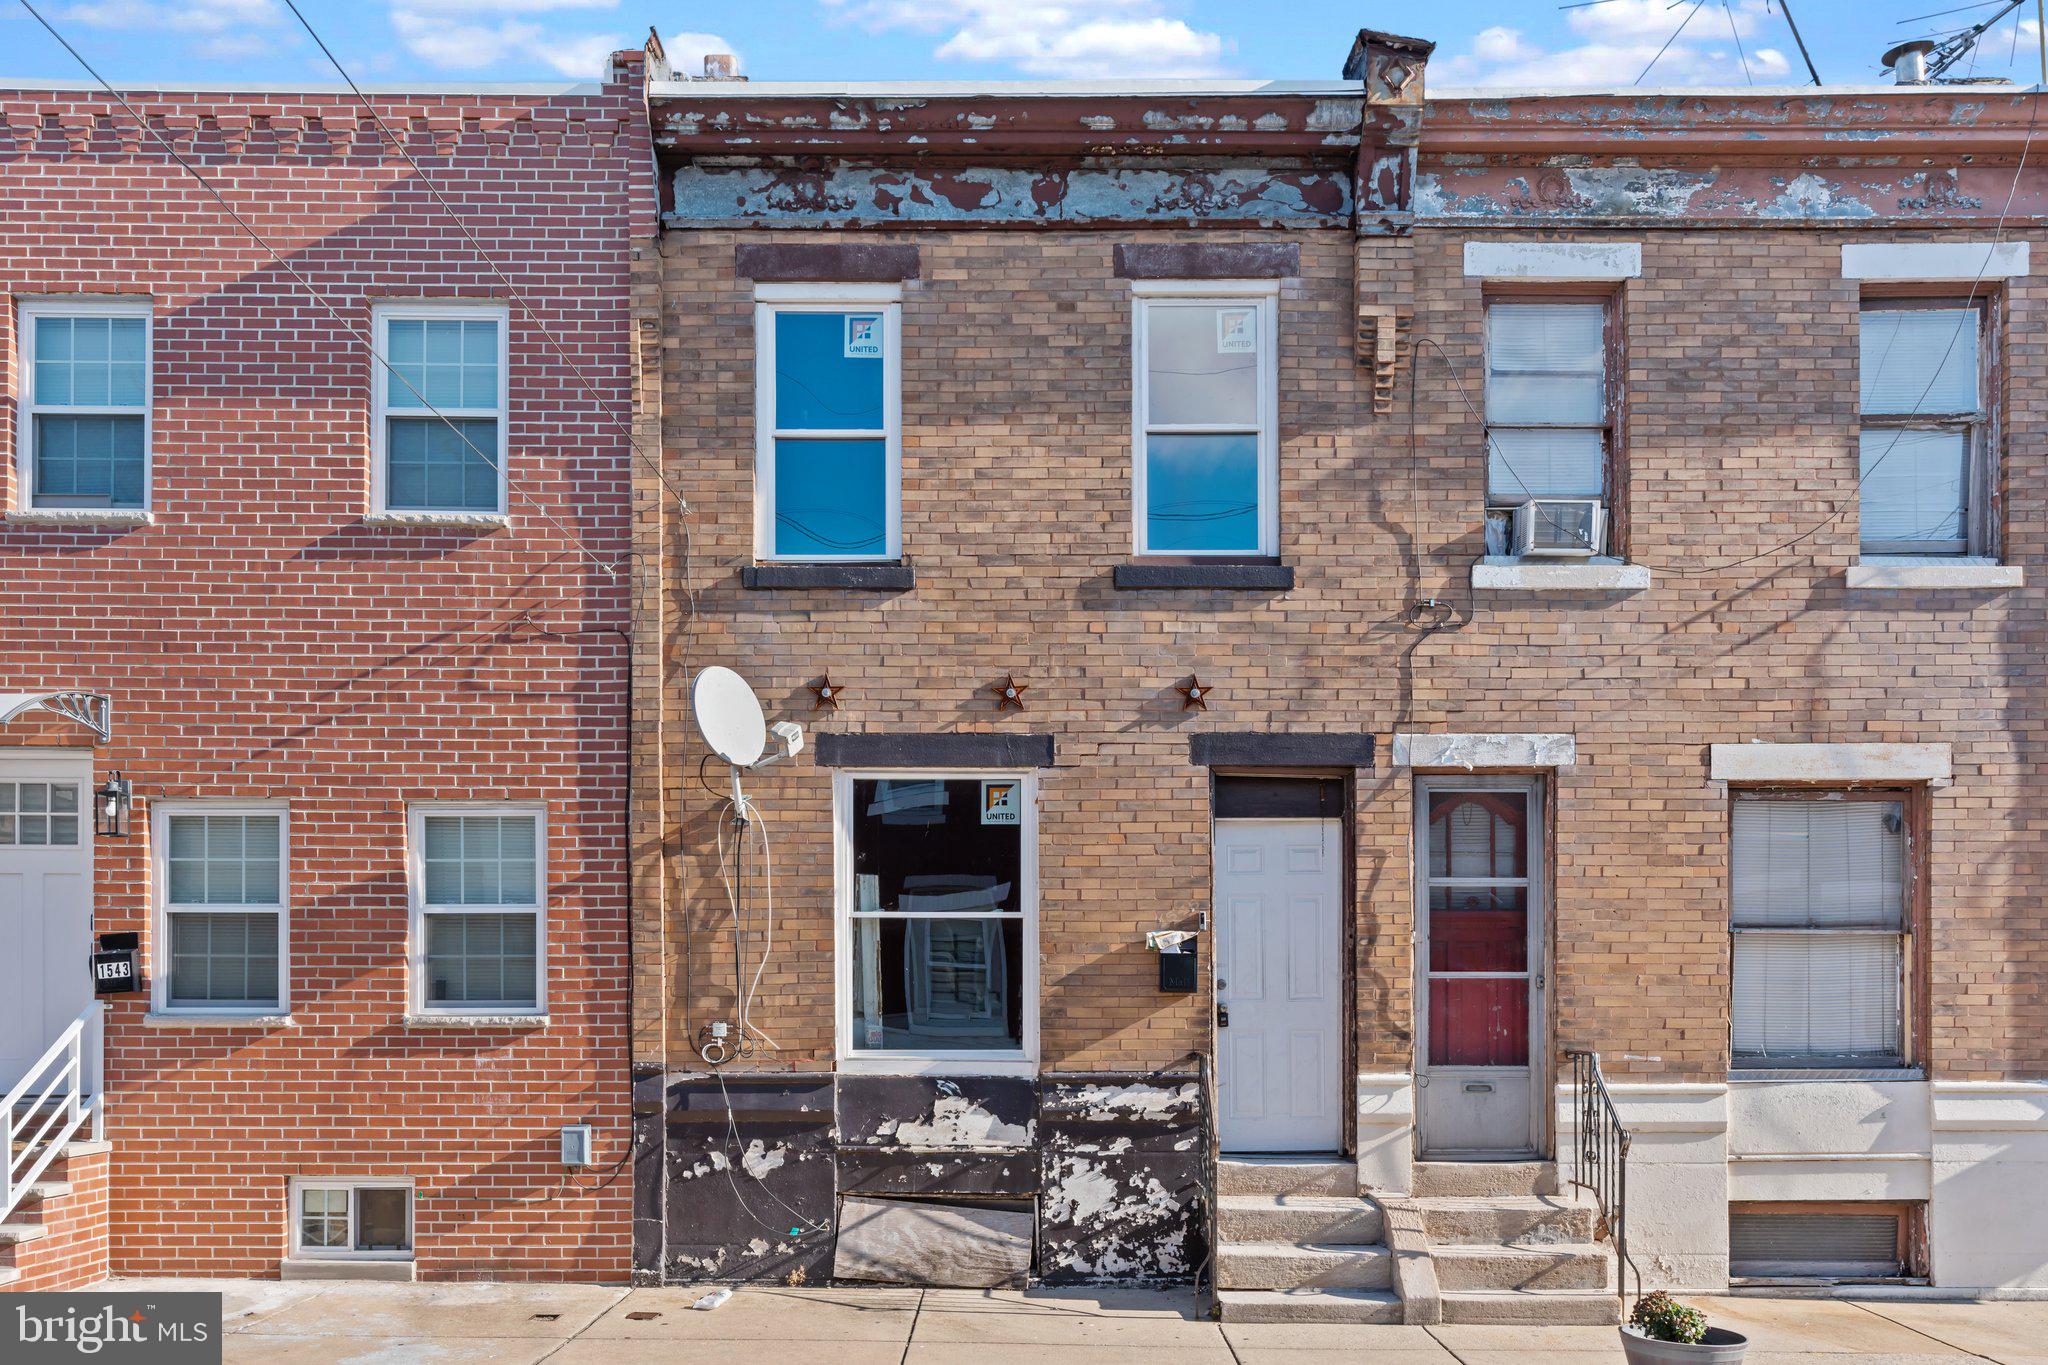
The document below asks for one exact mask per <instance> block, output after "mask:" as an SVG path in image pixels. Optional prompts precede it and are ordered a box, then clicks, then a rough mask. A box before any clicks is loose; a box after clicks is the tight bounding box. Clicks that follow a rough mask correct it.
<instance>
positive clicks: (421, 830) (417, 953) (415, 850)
mask: <svg viewBox="0 0 2048 1365" xmlns="http://www.w3.org/2000/svg"><path fill="white" fill-rule="evenodd" d="M430 815H498V816H525V817H528V818H530V819H531V820H532V821H533V822H534V830H533V850H534V859H533V861H534V867H533V877H534V885H533V892H534V902H533V904H531V905H461V906H429V905H428V904H427V870H426V846H427V826H426V821H427V817H428V816H430ZM405 830H406V837H405V881H406V898H405V899H406V906H407V911H406V954H405V958H406V972H405V974H406V982H407V985H406V995H407V1004H406V1010H407V1012H408V1013H410V1014H414V1015H432V1016H435V1017H442V1016H447V1017H452V1018H463V1017H471V1016H473V1017H477V1018H486V1019H497V1018H506V1019H510V1018H543V1017H545V1016H546V1014H547V1012H548V811H547V806H546V804H545V803H543V802H538V801H415V802H413V803H411V804H410V805H408V806H407V807H406V815H405ZM525 912H531V913H532V914H533V917H534V934H533V957H534V960H533V975H534V985H533V1004H532V1005H531V1006H525V1007H515V1006H497V1005H485V1006H468V1005H448V1004H435V1003H433V1002H431V1001H429V1000H428V999H427V916H428V915H429V914H430V913H431V914H436V915H461V914H477V915H506V914H520V913H525Z"/></svg>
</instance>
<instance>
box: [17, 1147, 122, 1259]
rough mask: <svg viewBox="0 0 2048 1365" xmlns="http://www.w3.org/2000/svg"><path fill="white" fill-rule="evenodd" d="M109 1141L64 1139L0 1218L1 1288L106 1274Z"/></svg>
mask: <svg viewBox="0 0 2048 1365" xmlns="http://www.w3.org/2000/svg"><path fill="white" fill-rule="evenodd" d="M109 1150H110V1145H109V1144H108V1143H105V1142H92V1141H79V1142H73V1143H69V1144H66V1146H65V1147H64V1149H63V1151H62V1152H61V1153H60V1154H59V1155H58V1157H57V1159H56V1160H55V1161H53V1162H51V1163H50V1166H49V1169H48V1170H46V1171H45V1172H44V1173H43V1178H42V1179H41V1180H38V1181H37V1182H36V1183H35V1184H33V1185H31V1186H29V1187H28V1189H27V1191H26V1192H25V1193H24V1194H23V1196H22V1199H21V1202H20V1203H19V1204H18V1205H16V1206H15V1209H14V1211H13V1212H12V1213H11V1214H9V1215H8V1217H7V1221H6V1222H4V1223H0V1288H4V1289H8V1290H12V1291H16V1292H21V1291H28V1290H64V1289H77V1288H81V1287H83V1286H85V1285H88V1284H97V1283H98V1282H99V1281H101V1280H103V1279H105V1278H106V1276H107V1163H108V1155H107V1154H108V1152H109Z"/></svg>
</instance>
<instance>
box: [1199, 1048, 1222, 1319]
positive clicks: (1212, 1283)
mask: <svg viewBox="0 0 2048 1365" xmlns="http://www.w3.org/2000/svg"><path fill="white" fill-rule="evenodd" d="M1195 1065H1196V1071H1197V1075H1198V1077H1199V1079H1200V1081H1201V1086H1202V1241H1203V1243H1204V1245H1203V1249H1202V1263H1201V1264H1200V1265H1198V1266H1196V1267H1195V1312H1196V1314H1197V1315H1198V1316H1199V1314H1200V1313H1201V1310H1202V1285H1203V1283H1204V1282H1205V1281H1206V1282H1207V1284H1208V1286H1209V1290H1210V1292H1211V1294H1214V1293H1215V1290H1216V1238H1217V1235H1218V1233H1219V1231H1220V1228H1219V1223H1220V1221H1221V1220H1220V1219H1219V1217H1218V1211H1217V1207H1216V1206H1217V1203H1218V1196H1217V1190H1216V1186H1217V1184H1218V1174H1217V1166H1218V1165H1219V1164H1220V1163H1221V1160H1222V1153H1221V1150H1220V1135H1221V1134H1220V1129H1219V1127H1218V1125H1217V1122H1216V1069H1215V1067H1214V1066H1213V1065H1212V1064H1211V1062H1210V1060H1209V1054H1208V1053H1206V1052H1197V1053H1196V1054H1195Z"/></svg>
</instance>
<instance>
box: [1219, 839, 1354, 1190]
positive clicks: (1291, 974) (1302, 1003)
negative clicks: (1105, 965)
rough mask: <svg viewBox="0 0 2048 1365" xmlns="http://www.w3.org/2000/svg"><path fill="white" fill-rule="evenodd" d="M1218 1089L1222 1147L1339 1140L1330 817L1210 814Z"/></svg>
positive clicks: (1279, 1148) (1336, 883)
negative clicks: (1213, 832)
mask: <svg viewBox="0 0 2048 1365" xmlns="http://www.w3.org/2000/svg"><path fill="white" fill-rule="evenodd" d="M1215 830H1216V835H1215V838H1216V887H1215V892H1216V895H1215V903H1216V907H1217V915H1216V930H1217V945H1216V1005H1217V1020H1216V1022H1217V1030H1216V1050H1217V1090H1218V1093H1219V1095H1220V1107H1221V1109H1222V1123H1221V1137H1222V1144H1223V1149H1224V1150H1225V1151H1232V1152H1334V1151H1336V1150H1337V1149H1338V1147H1339V1146H1340V1145H1341V1144H1342V1142H1343V1140H1344V1127H1343V1116H1342V1111H1341V1110H1340V1109H1339V1108H1338V1103H1339V1100H1340V1098H1341V1097H1342V1095H1343V1093H1344V1086H1343V1077H1342V1068H1343V1065H1344V997H1343V981H1344V873H1343V866H1342V860H1341V856H1340V853H1339V850H1340V849H1341V848H1342V846H1343V842H1344V840H1343V824H1342V822H1340V821H1337V820H1218V821H1216V824H1215Z"/></svg>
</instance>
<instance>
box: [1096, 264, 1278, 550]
mask: <svg viewBox="0 0 2048 1365" xmlns="http://www.w3.org/2000/svg"><path fill="white" fill-rule="evenodd" d="M1132 289H1133V292H1134V295H1135V308H1136V319H1135V322H1136V335H1135V339H1134V346H1133V350H1134V351H1135V359H1136V365H1135V375H1134V380H1133V385H1132V388H1133V400H1134V406H1135V412H1134V414H1133V422H1132V447H1133V452H1134V454H1135V457H1136V458H1135V461H1134V468H1133V471H1132V483H1133V486H1134V488H1135V491H1136V499H1135V501H1136V513H1137V514H1136V517H1135V521H1136V533H1135V549H1136V552H1137V553H1138V554H1141V555H1207V556H1221V555H1236V556H1246V557H1260V558H1271V557H1273V556H1275V555H1277V554H1278V553H1279V539H1280V536H1279V527H1280V520H1279V472H1278V468H1279V461H1278V447H1279V441H1278V437H1277V434H1276V425H1275V413H1276V410H1277V408H1278V406H1279V405H1278V397H1277V395H1278V380H1277V373H1278V372H1277V367H1276V359H1275V353H1276V349H1277V347H1276V322H1275V308H1274V304H1275V301H1276V298H1277V292H1278V291H1277V282H1275V281H1271V280H1254V281H1247V282H1244V283H1231V282H1218V281H1212V280H1204V281H1199V282H1197V281H1161V280H1145V281H1138V282H1136V283H1134V284H1133V286H1132Z"/></svg>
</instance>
